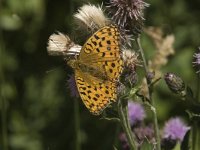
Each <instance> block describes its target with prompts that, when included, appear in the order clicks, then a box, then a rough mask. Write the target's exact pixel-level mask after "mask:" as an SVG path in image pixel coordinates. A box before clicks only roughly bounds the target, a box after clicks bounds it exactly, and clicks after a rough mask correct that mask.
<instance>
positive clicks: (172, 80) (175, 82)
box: [164, 73, 186, 96]
mask: <svg viewBox="0 0 200 150" xmlns="http://www.w3.org/2000/svg"><path fill="white" fill-rule="evenodd" d="M164 78H165V82H166V84H167V85H168V87H169V89H170V90H171V91H172V92H174V93H176V94H180V95H181V96H185V94H186V90H185V89H186V87H185V83H184V82H183V80H182V79H181V78H180V77H179V76H177V75H175V74H173V73H166V74H165V77H164Z"/></svg>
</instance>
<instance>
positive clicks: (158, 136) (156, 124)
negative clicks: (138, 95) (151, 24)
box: [136, 37, 161, 150]
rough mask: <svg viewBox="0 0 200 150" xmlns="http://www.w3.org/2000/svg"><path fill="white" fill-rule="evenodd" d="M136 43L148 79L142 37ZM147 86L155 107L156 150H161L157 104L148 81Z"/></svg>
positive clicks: (153, 110)
mask: <svg viewBox="0 0 200 150" xmlns="http://www.w3.org/2000/svg"><path fill="white" fill-rule="evenodd" d="M136 42H137V44H138V46H139V52H140V54H141V57H142V62H143V66H144V70H145V74H146V77H147V74H148V68H147V62H146V58H145V55H144V51H143V49H142V46H141V43H140V37H138V38H137V40H136ZM146 81H147V78H146ZM147 84H148V91H149V100H150V102H151V105H152V107H153V109H152V112H153V123H154V132H155V138H156V150H161V145H160V135H159V127H158V119H157V118H158V117H157V113H156V108H155V103H154V100H153V98H152V91H153V87H152V86H151V85H150V84H149V83H148V81H147Z"/></svg>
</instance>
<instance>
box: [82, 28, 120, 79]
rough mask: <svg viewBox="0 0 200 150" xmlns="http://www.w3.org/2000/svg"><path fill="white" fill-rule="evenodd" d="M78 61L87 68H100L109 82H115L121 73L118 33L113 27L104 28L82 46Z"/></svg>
mask: <svg viewBox="0 0 200 150" xmlns="http://www.w3.org/2000/svg"><path fill="white" fill-rule="evenodd" d="M79 59H80V60H81V61H82V62H83V63H86V64H88V65H89V66H92V67H95V68H100V69H101V71H102V72H105V73H106V75H107V77H108V78H109V79H110V80H116V79H118V78H119V75H120V73H121V71H122V66H123V63H122V59H121V52H120V47H119V31H118V28H117V27H116V26H114V25H110V26H105V27H103V28H101V29H99V30H98V31H97V32H96V33H94V34H93V35H92V36H91V37H90V38H89V39H88V41H87V42H86V43H85V44H84V46H83V48H82V50H81V52H80V55H79Z"/></svg>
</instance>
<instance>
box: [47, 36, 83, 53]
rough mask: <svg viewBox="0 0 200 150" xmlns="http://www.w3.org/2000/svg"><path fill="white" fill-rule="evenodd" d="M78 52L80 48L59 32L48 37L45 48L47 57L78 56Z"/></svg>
mask: <svg viewBox="0 0 200 150" xmlns="http://www.w3.org/2000/svg"><path fill="white" fill-rule="evenodd" d="M80 50H81V46H79V45H76V44H74V42H73V41H71V39H70V38H69V37H68V36H67V35H64V34H62V33H60V32H58V33H57V34H55V33H54V34H52V35H51V36H50V37H49V40H48V46H47V52H48V53H49V55H53V56H57V55H63V56H66V55H78V54H79V52H80Z"/></svg>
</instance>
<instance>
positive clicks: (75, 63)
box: [67, 59, 78, 69]
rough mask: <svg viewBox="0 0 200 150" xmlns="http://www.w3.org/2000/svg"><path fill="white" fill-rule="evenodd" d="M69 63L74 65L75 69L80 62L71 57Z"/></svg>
mask: <svg viewBox="0 0 200 150" xmlns="http://www.w3.org/2000/svg"><path fill="white" fill-rule="evenodd" d="M67 64H68V65H69V66H70V67H72V68H73V69H76V68H77V67H78V62H77V60H76V59H71V60H69V61H67Z"/></svg>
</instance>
